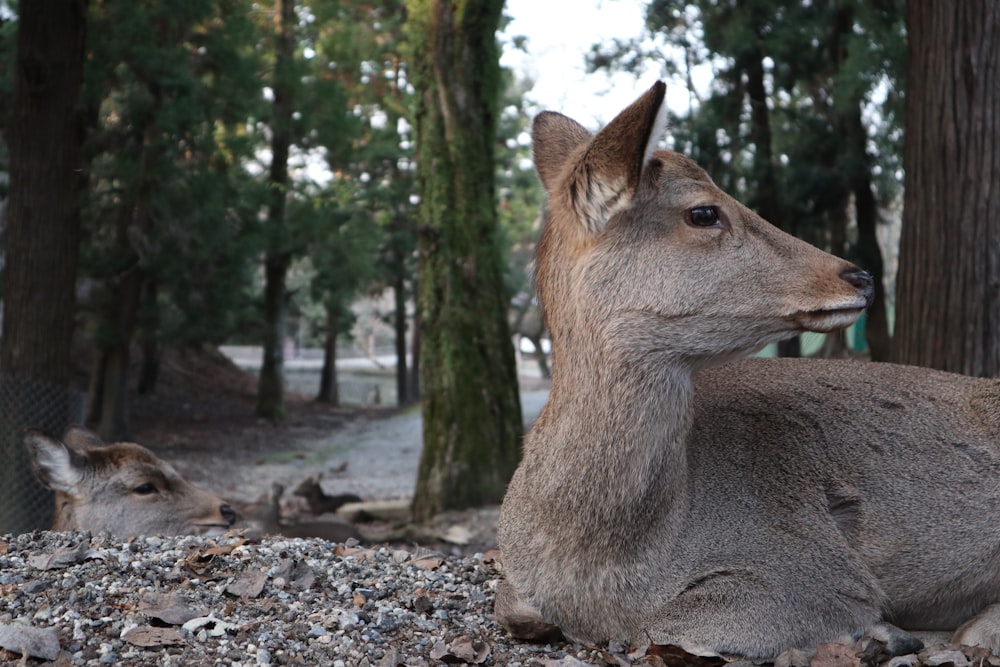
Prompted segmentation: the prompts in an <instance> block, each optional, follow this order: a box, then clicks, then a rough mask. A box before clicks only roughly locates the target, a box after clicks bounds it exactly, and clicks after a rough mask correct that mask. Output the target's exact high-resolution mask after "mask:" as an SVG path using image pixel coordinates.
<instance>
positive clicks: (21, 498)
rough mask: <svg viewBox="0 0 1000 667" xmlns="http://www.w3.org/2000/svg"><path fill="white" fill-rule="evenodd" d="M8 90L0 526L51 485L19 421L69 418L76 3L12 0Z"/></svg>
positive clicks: (76, 214) (6, 527)
mask: <svg viewBox="0 0 1000 667" xmlns="http://www.w3.org/2000/svg"><path fill="white" fill-rule="evenodd" d="M18 7H19V12H18V31H17V32H18V36H17V62H16V66H13V67H11V68H10V69H11V71H13V72H14V75H15V81H14V100H13V108H12V110H11V117H10V126H9V127H8V134H7V137H6V138H7V145H8V147H9V151H10V153H9V158H10V162H9V163H10V200H9V202H8V209H7V221H6V229H5V230H4V234H5V239H4V242H5V247H6V254H5V262H6V265H5V266H4V284H3V291H4V293H3V297H4V302H3V337H2V342H0V371H2V373H3V375H2V377H0V393H2V399H3V403H2V407H3V412H2V413H0V452H2V454H3V460H4V465H3V466H0V489H3V494H4V502H3V503H2V504H0V533H20V532H24V531H27V530H31V529H34V528H46V527H48V522H49V521H51V517H52V498H51V494H49V493H48V492H46V491H44V490H43V489H42V488H41V486H40V485H38V484H37V483H36V482H35V481H34V477H33V475H32V474H31V467H30V464H29V462H28V459H27V454H26V450H25V447H24V445H23V443H22V441H21V432H22V430H23V429H24V428H25V427H27V426H37V427H42V428H45V429H49V430H52V431H57V432H58V431H61V430H62V429H63V428H65V427H66V426H67V425H68V424H69V423H70V422H72V421H76V420H79V419H80V417H81V415H79V414H77V413H76V410H75V407H76V406H75V402H76V401H75V399H74V396H73V394H72V393H71V390H70V383H71V379H72V373H73V364H72V355H71V341H72V337H73V323H74V321H75V314H76V312H75V311H76V296H75V285H76V268H77V253H78V246H79V239H80V211H79V201H78V198H79V192H80V186H81V183H82V181H81V177H80V168H81V150H80V147H81V143H82V139H83V127H84V123H83V118H82V116H81V114H80V107H79V101H80V99H79V98H80V88H81V83H82V78H83V58H84V44H85V35H86V19H87V3H86V1H85V0H82V1H78V2H63V1H55V0H35V1H34V2H21V3H18Z"/></svg>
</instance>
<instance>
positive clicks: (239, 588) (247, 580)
mask: <svg viewBox="0 0 1000 667" xmlns="http://www.w3.org/2000/svg"><path fill="white" fill-rule="evenodd" d="M266 583H267V573H266V572H264V571H263V570H250V571H248V572H244V573H243V574H242V575H240V576H239V578H237V579H236V581H234V582H233V583H231V584H229V585H228V586H226V593H227V594H228V595H232V596H234V597H238V598H243V599H244V600H249V599H251V598H255V597H258V596H260V594H261V593H262V592H263V591H264V584H266Z"/></svg>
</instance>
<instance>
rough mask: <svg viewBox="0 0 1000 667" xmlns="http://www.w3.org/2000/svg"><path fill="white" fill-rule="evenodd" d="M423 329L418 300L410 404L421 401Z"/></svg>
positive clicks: (414, 322)
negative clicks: (421, 337)
mask: <svg viewBox="0 0 1000 667" xmlns="http://www.w3.org/2000/svg"><path fill="white" fill-rule="evenodd" d="M414 291H416V290H414ZM422 329H423V325H422V318H421V317H420V301H419V300H417V301H416V302H415V303H414V310H413V336H412V337H411V338H410V375H409V379H408V385H409V386H408V389H407V391H406V396H407V397H408V398H409V399H410V403H416V402H417V401H419V400H420V332H421V330H422Z"/></svg>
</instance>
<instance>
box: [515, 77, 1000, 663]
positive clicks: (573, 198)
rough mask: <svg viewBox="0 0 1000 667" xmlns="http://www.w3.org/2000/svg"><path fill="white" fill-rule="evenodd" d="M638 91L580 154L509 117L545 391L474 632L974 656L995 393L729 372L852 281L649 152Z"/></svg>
mask: <svg viewBox="0 0 1000 667" xmlns="http://www.w3.org/2000/svg"><path fill="white" fill-rule="evenodd" d="M664 91H665V87H664V85H663V84H662V83H657V84H656V85H655V86H653V88H652V89H651V90H649V91H648V92H647V93H646V94H645V95H644V96H642V97H641V98H640V99H639V100H637V101H636V102H635V103H634V104H633V105H632V106H630V107H628V108H627V109H625V110H624V111H623V112H622V113H621V114H620V115H619V116H618V117H617V118H615V119H614V120H613V121H612V122H611V123H610V124H609V125H608V126H607V127H606V128H605V129H604V130H602V131H601V132H599V133H598V134H597V135H596V136H591V134H590V133H588V132H587V131H586V130H585V129H584V128H583V127H582V126H580V125H579V124H577V123H576V122H574V121H572V120H570V119H569V118H567V117H565V116H563V115H561V114H557V113H551V112H546V113H542V114H541V115H539V116H538V118H536V119H535V122H534V128H533V141H534V157H535V164H536V167H537V171H538V174H539V176H540V178H541V181H542V183H543V185H544V187H545V189H546V190H547V192H548V213H547V219H546V221H545V225H544V230H543V232H542V237H541V239H540V242H539V244H538V249H537V286H538V292H539V294H540V296H541V300H542V304H543V306H544V307H545V314H546V317H547V320H548V323H549V327H550V331H551V335H552V344H553V373H552V390H551V395H550V397H549V400H548V403H547V405H546V406H545V408H544V410H543V411H542V414H541V416H540V417H539V418H538V420H537V421H536V422H535V423H534V426H533V428H532V429H531V431H530V433H529V434H528V436H527V438H526V441H525V445H524V454H523V460H522V462H521V464H520V467H519V468H518V469H517V472H516V473H515V475H514V477H513V480H512V481H511V483H510V486H509V488H508V492H507V496H506V498H505V500H504V503H503V509H502V513H501V517H500V524H499V541H500V547H501V551H502V553H503V567H504V571H505V581H504V582H503V584H502V585H501V587H500V589H499V590H498V594H497V600H496V613H497V617H498V620H499V621H500V622H501V623H503V624H504V625H505V626H506V627H507V629H508V630H509V631H510V632H511V633H513V634H514V635H516V636H520V637H525V638H536V637H539V636H542V635H546V634H550V633H551V632H552V631H553V630H554V629H555V628H556V627H557V628H558V629H561V630H562V632H563V633H564V634H565V635H566V636H567V637H569V638H570V639H574V640H576V641H580V642H589V643H595V642H603V641H606V640H609V639H622V640H628V641H631V642H633V643H635V644H647V643H656V644H675V645H679V646H681V647H682V648H684V649H686V650H688V651H689V652H692V653H697V654H702V655H708V654H721V655H726V656H729V655H733V656H745V657H748V658H751V659H755V660H760V659H763V660H767V659H773V658H774V657H775V656H776V655H778V654H779V653H780V652H782V651H783V650H784V649H786V648H790V647H797V648H809V647H813V646H815V645H816V644H817V643H819V642H825V641H833V640H838V639H842V638H846V637H853V638H857V637H859V636H861V635H862V634H864V633H872V634H874V635H876V636H879V637H883V638H885V640H886V641H887V642H888V644H889V648H890V649H891V650H893V651H896V652H900V651H910V650H913V649H915V648H918V647H919V645H920V642H919V641H918V640H916V639H915V638H914V637H913V636H912V635H910V634H909V633H908V632H905V631H903V630H901V629H899V627H897V626H900V627H903V628H907V629H908V630H912V631H918V630H949V631H952V630H955V629H956V628H957V627H958V626H960V625H962V624H963V623H964V624H965V625H964V626H963V627H962V628H961V629H960V630H959V632H958V633H957V635H956V636H955V640H956V641H959V642H962V643H970V644H982V645H986V646H992V647H994V649H996V648H997V646H998V639H1000V631H998V629H997V628H998V627H1000V626H998V620H1000V607H998V606H994V607H991V606H990V605H994V604H995V603H998V602H1000V381H998V380H985V379H972V378H967V377H961V376H957V375H950V374H946V373H941V372H936V371H931V370H925V369H919V368H909V367H903V366H896V365H889V364H872V363H860V362H850V361H839V362H838V361H818V360H798V359H794V360H793V359H775V360H765V359H754V360H744V361H735V362H734V359H735V358H737V357H741V356H744V355H746V354H747V353H750V352H753V351H755V350H759V349H760V348H761V347H762V346H764V345H766V344H768V343H772V342H775V341H779V340H782V339H785V338H788V337H791V336H794V335H797V334H800V333H802V332H805V331H816V332H829V331H833V330H836V329H839V328H841V327H845V326H847V325H849V324H851V323H853V322H854V321H855V320H856V319H857V318H858V316H859V315H860V314H861V312H862V311H863V310H864V309H865V308H866V307H867V305H868V304H869V302H870V300H871V297H872V277H871V276H870V275H868V274H867V273H865V272H863V271H861V270H860V269H858V268H857V267H855V266H853V265H851V264H849V263H847V262H845V261H843V260H841V259H838V258H836V257H833V256H831V255H828V254H826V253H825V252H822V251H820V250H818V249H816V248H813V247H812V246H809V245H807V244H806V243H804V242H802V241H799V240H797V239H795V238H793V237H791V236H789V235H787V234H784V233H782V232H780V231H779V230H778V229H776V228H775V227H772V226H771V225H770V224H768V223H767V222H765V221H764V220H762V219H761V218H760V217H758V216H757V215H755V214H754V213H753V212H751V211H750V210H748V209H747V208H745V207H744V206H742V205H740V204H739V203H738V202H736V201H735V200H733V198H732V197H730V196H728V195H726V194H725V193H724V192H722V191H721V190H720V189H719V188H718V187H717V186H716V185H715V184H714V183H713V182H712V180H711V179H710V178H709V177H708V175H707V174H706V173H705V172H704V171H703V170H702V169H701V168H699V167H698V166H697V165H696V164H695V163H694V162H693V161H691V160H689V159H687V158H685V157H683V156H681V155H678V154H676V153H673V152H669V151H664V150H657V149H656V144H657V143H658V142H659V141H660V139H661V135H662V133H663V131H664V126H665V110H664V104H663V99H664ZM726 362H733V363H729V364H728V365H723V364H724V363H726Z"/></svg>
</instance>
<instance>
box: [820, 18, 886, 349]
mask: <svg viewBox="0 0 1000 667" xmlns="http://www.w3.org/2000/svg"><path fill="white" fill-rule="evenodd" d="M854 28H855V21H854V8H853V7H852V6H851V5H850V4H849V3H848V4H844V5H840V6H838V8H837V14H836V21H835V22H834V34H833V44H834V47H833V50H834V56H835V58H836V63H837V69H838V74H841V75H842V72H843V69H844V65H845V62H846V60H847V44H848V43H849V41H850V38H851V35H852V34H853V31H854ZM862 104H863V100H862V99H861V98H860V96H857V95H854V96H852V99H851V100H850V103H849V104H846V105H839V106H838V107H837V108H838V111H837V115H838V125H839V126H840V128H841V129H842V131H843V136H844V147H843V151H844V154H845V155H846V164H845V165H844V167H846V171H847V182H848V186H849V187H850V189H851V192H852V193H853V194H854V217H855V222H856V223H857V225H858V241H857V246H856V247H857V253H856V254H857V261H858V263H859V264H861V267H862V268H863V269H865V270H867V271H868V272H870V273H871V274H872V275H873V276H875V300H874V302H873V303H872V305H871V307H870V308H869V309H868V316H867V317H866V318H865V338H866V340H867V342H868V351H869V354H870V355H871V359H872V361H888V360H889V355H890V347H891V343H892V340H891V337H890V335H889V317H888V304H887V303H886V298H885V297H886V294H885V263H884V262H883V261H882V249H881V248H880V247H879V245H878V232H877V230H878V201H877V200H876V199H875V188H874V187H873V186H872V158H871V155H869V153H868V134H867V132H866V131H865V126H864V123H863V122H862V119H861V108H862ZM834 251H835V252H836V253H837V254H840V252H841V251H840V249H836V248H835V249H834Z"/></svg>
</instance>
